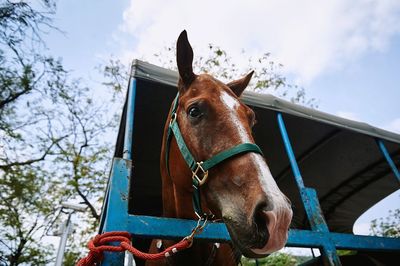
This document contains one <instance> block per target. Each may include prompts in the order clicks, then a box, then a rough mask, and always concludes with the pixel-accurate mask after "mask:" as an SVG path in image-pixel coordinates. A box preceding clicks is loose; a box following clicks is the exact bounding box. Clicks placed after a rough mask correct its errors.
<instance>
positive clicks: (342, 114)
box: [336, 111, 361, 121]
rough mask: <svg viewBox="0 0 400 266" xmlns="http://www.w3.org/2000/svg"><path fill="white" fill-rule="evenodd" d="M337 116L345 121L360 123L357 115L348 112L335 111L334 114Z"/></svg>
mask: <svg viewBox="0 0 400 266" xmlns="http://www.w3.org/2000/svg"><path fill="white" fill-rule="evenodd" d="M336 115H337V116H340V117H343V118H346V119H350V120H354V121H361V119H360V117H359V116H358V114H356V113H353V112H348V111H337V112H336Z"/></svg>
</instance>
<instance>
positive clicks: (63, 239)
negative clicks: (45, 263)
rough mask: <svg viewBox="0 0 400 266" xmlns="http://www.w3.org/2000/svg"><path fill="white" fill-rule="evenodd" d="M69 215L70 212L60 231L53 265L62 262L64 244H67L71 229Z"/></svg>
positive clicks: (56, 265)
mask: <svg viewBox="0 0 400 266" xmlns="http://www.w3.org/2000/svg"><path fill="white" fill-rule="evenodd" d="M71 215H72V212H70V213H69V214H68V219H67V221H66V222H65V223H64V226H63V232H62V236H61V239H60V245H59V246H58V251H57V258H56V264H55V266H62V263H63V260H64V252H65V246H66V245H67V238H68V235H69V233H70V231H71Z"/></svg>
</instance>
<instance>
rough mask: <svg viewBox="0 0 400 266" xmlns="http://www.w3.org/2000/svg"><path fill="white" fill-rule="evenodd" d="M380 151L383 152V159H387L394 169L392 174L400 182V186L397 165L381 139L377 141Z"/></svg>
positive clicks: (399, 174)
mask: <svg viewBox="0 0 400 266" xmlns="http://www.w3.org/2000/svg"><path fill="white" fill-rule="evenodd" d="M376 142H377V144H378V146H379V149H380V150H381V152H382V154H383V157H385V159H386V161H387V162H388V164H389V165H390V168H392V172H393V174H394V176H395V177H396V178H397V181H399V184H400V173H399V170H398V169H397V167H396V165H395V164H394V162H393V160H392V157H391V156H390V154H389V152H388V150H387V149H386V146H385V144H384V143H383V140H381V139H377V140H376Z"/></svg>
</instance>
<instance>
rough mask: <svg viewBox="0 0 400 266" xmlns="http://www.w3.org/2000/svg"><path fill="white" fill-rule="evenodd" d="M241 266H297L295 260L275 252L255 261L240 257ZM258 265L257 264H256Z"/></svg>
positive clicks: (287, 255) (288, 255)
mask: <svg viewBox="0 0 400 266" xmlns="http://www.w3.org/2000/svg"><path fill="white" fill-rule="evenodd" d="M241 263H242V265H244V266H256V265H260V266H261V265H265V266H294V265H297V260H296V258H295V257H293V256H292V255H290V254H287V253H282V252H275V253H273V254H271V255H269V256H268V257H265V258H261V259H257V262H256V261H255V259H249V258H245V257H242V260H241ZM257 263H258V264H257Z"/></svg>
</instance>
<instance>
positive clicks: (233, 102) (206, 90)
mask: <svg viewBox="0 0 400 266" xmlns="http://www.w3.org/2000/svg"><path fill="white" fill-rule="evenodd" d="M193 85H194V86H193V90H194V92H195V93H201V94H203V95H208V96H209V97H211V98H214V99H216V100H220V101H221V102H222V103H223V105H225V106H226V107H228V108H229V109H237V108H239V107H240V102H239V100H238V99H237V98H236V97H235V96H233V95H232V94H233V93H232V92H231V91H229V88H228V87H227V86H226V85H225V84H224V83H222V82H221V81H219V80H217V79H215V78H214V77H212V76H210V75H208V74H201V75H199V76H198V77H197V78H196V82H195V84H193Z"/></svg>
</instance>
